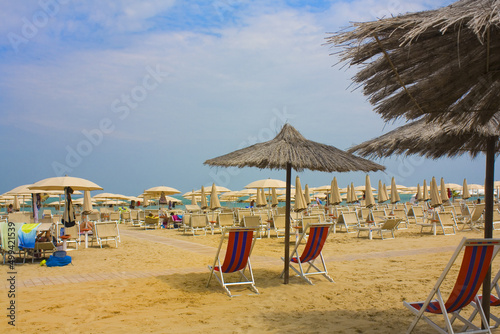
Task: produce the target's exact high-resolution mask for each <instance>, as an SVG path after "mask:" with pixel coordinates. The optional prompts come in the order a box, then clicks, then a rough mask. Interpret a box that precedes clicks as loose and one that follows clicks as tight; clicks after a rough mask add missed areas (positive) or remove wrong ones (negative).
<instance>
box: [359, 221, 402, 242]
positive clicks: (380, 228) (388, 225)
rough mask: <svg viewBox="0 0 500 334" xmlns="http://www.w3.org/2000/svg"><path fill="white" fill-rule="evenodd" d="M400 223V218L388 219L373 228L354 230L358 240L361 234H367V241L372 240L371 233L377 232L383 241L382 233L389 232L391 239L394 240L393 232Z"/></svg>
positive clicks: (361, 227)
mask: <svg viewBox="0 0 500 334" xmlns="http://www.w3.org/2000/svg"><path fill="white" fill-rule="evenodd" d="M400 223H401V219H400V218H389V219H386V220H385V222H384V223H383V224H381V225H375V226H358V227H357V228H356V229H357V230H358V238H359V235H360V233H361V232H368V239H370V240H371V239H372V238H373V232H378V233H379V234H380V238H382V240H384V234H383V233H384V232H390V233H391V234H392V238H391V239H394V238H395V236H394V230H396V229H397V228H398V225H399V224H400Z"/></svg>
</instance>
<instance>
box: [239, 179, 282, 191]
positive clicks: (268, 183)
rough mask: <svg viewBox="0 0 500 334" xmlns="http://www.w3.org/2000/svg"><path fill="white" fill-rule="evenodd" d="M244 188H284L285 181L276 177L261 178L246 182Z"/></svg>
mask: <svg viewBox="0 0 500 334" xmlns="http://www.w3.org/2000/svg"><path fill="white" fill-rule="evenodd" d="M245 188H266V189H269V188H286V182H285V181H281V180H276V179H262V180H257V181H253V182H251V183H249V184H247V185H246V186H245Z"/></svg>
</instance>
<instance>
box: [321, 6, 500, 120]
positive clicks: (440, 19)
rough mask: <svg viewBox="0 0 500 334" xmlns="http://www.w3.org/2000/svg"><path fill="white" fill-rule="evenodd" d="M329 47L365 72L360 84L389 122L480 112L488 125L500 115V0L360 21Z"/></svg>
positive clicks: (361, 73) (331, 40) (477, 116)
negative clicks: (337, 49) (338, 50)
mask: <svg viewBox="0 0 500 334" xmlns="http://www.w3.org/2000/svg"><path fill="white" fill-rule="evenodd" d="M377 39H378V40H379V41H377ZM327 44H332V45H335V46H339V47H341V49H342V51H340V52H339V55H340V59H341V62H347V63H348V64H349V65H354V66H361V70H360V71H359V72H358V73H357V74H356V75H355V76H354V78H353V80H354V81H355V82H356V83H361V84H363V86H364V88H363V89H364V94H365V95H367V96H369V97H370V102H371V103H372V104H373V105H375V111H376V112H377V113H379V114H381V115H382V117H383V118H384V119H385V120H390V119H394V118H398V117H402V116H403V117H406V118H408V119H416V118H419V117H421V116H422V115H424V114H430V115H431V116H432V117H434V118H439V119H440V120H443V119H447V118H450V117H451V118H454V117H455V116H457V114H460V113H463V112H467V113H468V112H474V114H473V116H474V120H475V122H478V124H486V123H487V122H488V120H489V119H490V118H491V117H492V116H493V115H494V114H495V113H496V112H497V111H499V110H500V108H499V106H500V94H498V91H499V88H500V0H462V1H457V2H455V3H454V4H452V5H450V6H448V7H444V8H440V9H437V10H431V11H424V12H419V13H413V14H405V15H400V16H396V17H392V18H387V19H382V20H378V21H372V22H364V23H353V25H352V26H351V27H350V29H346V30H344V31H341V32H339V33H336V34H333V35H332V36H330V37H328V38H327ZM385 54H386V55H387V56H386V55H385ZM388 58H389V59H390V61H388ZM391 63H393V64H394V65H393V66H392V65H391ZM393 67H394V68H393ZM395 69H396V70H397V73H398V76H399V78H398V77H397V76H396V75H395ZM403 87H406V90H407V91H406V90H405V88H403Z"/></svg>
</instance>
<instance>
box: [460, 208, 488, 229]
mask: <svg viewBox="0 0 500 334" xmlns="http://www.w3.org/2000/svg"><path fill="white" fill-rule="evenodd" d="M483 212H484V204H477V205H476V206H475V207H474V209H473V210H472V213H471V214H470V216H466V217H465V219H464V226H463V227H462V230H465V228H466V227H469V229H470V230H479V228H481V227H484V218H483Z"/></svg>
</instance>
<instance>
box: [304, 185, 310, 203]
mask: <svg viewBox="0 0 500 334" xmlns="http://www.w3.org/2000/svg"><path fill="white" fill-rule="evenodd" d="M304 200H305V201H306V206H307V205H309V204H311V195H309V185H308V184H306V186H305V187H304Z"/></svg>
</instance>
